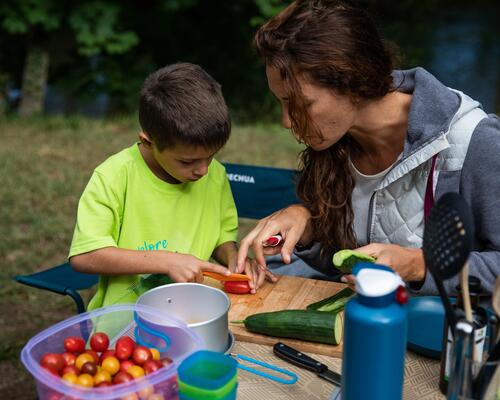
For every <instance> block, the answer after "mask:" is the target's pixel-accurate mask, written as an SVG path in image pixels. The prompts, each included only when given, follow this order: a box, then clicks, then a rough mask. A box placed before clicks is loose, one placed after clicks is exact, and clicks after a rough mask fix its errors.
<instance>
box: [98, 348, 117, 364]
mask: <svg viewBox="0 0 500 400" xmlns="http://www.w3.org/2000/svg"><path fill="white" fill-rule="evenodd" d="M108 357H116V353H115V351H114V350H106V351H105V352H104V353H102V354H101V357H100V360H101V362H103V361H104V359H105V358H108Z"/></svg>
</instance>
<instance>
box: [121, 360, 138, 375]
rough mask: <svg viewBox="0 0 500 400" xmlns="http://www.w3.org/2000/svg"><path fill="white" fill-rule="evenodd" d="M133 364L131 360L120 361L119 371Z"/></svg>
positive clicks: (125, 369)
mask: <svg viewBox="0 0 500 400" xmlns="http://www.w3.org/2000/svg"><path fill="white" fill-rule="evenodd" d="M134 365H135V364H134V362H133V361H132V360H125V361H122V362H121V363H120V371H123V372H127V369H129V368H130V367H133V366H134Z"/></svg>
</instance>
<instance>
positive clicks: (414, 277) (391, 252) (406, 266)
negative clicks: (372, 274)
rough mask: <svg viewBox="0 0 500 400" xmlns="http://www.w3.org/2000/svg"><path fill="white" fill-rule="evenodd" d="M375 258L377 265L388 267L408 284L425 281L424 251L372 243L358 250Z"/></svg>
mask: <svg viewBox="0 0 500 400" xmlns="http://www.w3.org/2000/svg"><path fill="white" fill-rule="evenodd" d="M356 251H359V252H360V253H364V254H368V255H370V256H372V257H374V258H375V259H376V260H377V261H376V263H377V264H382V265H387V266H388V267H391V268H392V269H393V270H394V271H395V272H397V273H398V274H399V275H400V276H401V278H403V280H405V281H407V282H420V281H423V280H424V279H425V274H426V269H425V262H424V254H423V252H422V249H414V248H409V247H401V246H398V245H397V244H385V243H371V244H369V245H366V246H363V247H360V248H358V249H356Z"/></svg>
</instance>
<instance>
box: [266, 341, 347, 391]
mask: <svg viewBox="0 0 500 400" xmlns="http://www.w3.org/2000/svg"><path fill="white" fill-rule="evenodd" d="M273 352H274V354H276V356H278V357H279V358H282V359H283V360H285V361H288V362H289V363H291V364H294V365H296V366H298V367H301V368H305V369H308V370H310V371H313V372H316V374H317V375H318V376H319V377H320V378H323V379H326V380H327V381H328V382H330V383H333V384H334V385H337V386H339V387H340V383H341V376H340V374H337V373H336V372H333V371H330V370H329V369H328V367H327V366H326V365H325V364H322V363H320V362H319V361H317V360H315V359H314V358H311V357H309V356H306V355H305V354H304V353H302V352H300V351H298V350H295V349H294V348H292V347H290V346H287V345H286V344H284V343H281V342H278V343H276V344H275V345H274V346H273Z"/></svg>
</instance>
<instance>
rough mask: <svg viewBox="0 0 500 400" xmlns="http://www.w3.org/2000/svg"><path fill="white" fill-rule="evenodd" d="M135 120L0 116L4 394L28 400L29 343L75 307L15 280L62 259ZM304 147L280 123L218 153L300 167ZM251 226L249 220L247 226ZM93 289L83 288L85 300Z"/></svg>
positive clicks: (238, 137)
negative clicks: (25, 350)
mask: <svg viewBox="0 0 500 400" xmlns="http://www.w3.org/2000/svg"><path fill="white" fill-rule="evenodd" d="M138 130H139V126H138V123H137V122H136V119H134V118H121V119H108V120H94V119H88V118H82V117H50V118H40V119H32V120H22V119H17V118H16V119H12V120H10V119H9V120H0V132H1V139H2V142H1V145H0V160H1V162H0V205H1V207H0V237H1V238H2V240H1V241H0V264H1V268H2V274H1V281H0V326H1V327H2V329H1V331H0V371H1V372H2V373H3V377H4V379H2V383H0V398H2V399H6V398H16V399H30V398H34V396H35V394H34V393H35V392H34V387H33V384H32V379H31V378H30V377H29V376H28V375H27V374H26V373H25V371H24V370H23V368H22V366H21V364H20V363H19V352H20V350H21V348H22V347H23V345H24V344H25V343H26V341H27V340H28V339H29V338H30V337H31V336H33V335H34V334H35V333H37V332H39V331H40V330H42V329H44V328H46V327H48V326H50V325H52V324H53V323H55V322H57V321H60V320H62V319H64V318H66V317H68V316H70V315H72V314H73V313H74V305H73V302H72V301H71V300H70V299H69V298H67V297H66V298H65V297H62V296H58V295H55V294H52V293H48V292H42V291H39V290H35V289H31V288H28V287H25V286H22V285H19V284H16V283H15V282H13V281H12V277H13V276H14V275H16V274H20V273H29V272H32V271H37V270H42V269H45V268H47V267H49V266H52V265H55V264H57V263H60V262H63V261H64V260H65V257H66V255H67V251H68V248H69V244H70V240H71V236H72V232H73V226H74V222H75V215H76V206H77V202H78V198H79V196H80V194H81V192H82V191H83V189H84V187H85V184H86V182H87V180H88V179H89V177H90V175H91V173H92V170H93V168H94V167H95V166H96V165H97V164H99V163H100V162H101V161H103V160H104V159H106V158H107V157H108V156H109V155H111V154H113V153H115V152H117V151H119V150H121V149H122V148H124V147H126V146H129V145H130V144H131V143H133V141H134V140H135V139H136V138H137V133H138ZM300 149H301V146H300V145H299V144H297V143H296V142H295V140H294V139H293V138H292V136H291V135H290V133H289V132H288V131H286V130H284V129H281V128H279V127H278V126H274V125H273V126H269V125H266V126H264V125H262V126H261V125H252V126H235V127H234V128H233V133H232V136H231V139H230V140H229V143H228V144H227V146H226V147H225V148H224V149H223V150H222V151H221V152H220V154H219V155H218V157H217V158H218V159H219V160H221V161H229V162H236V163H244V164H256V165H268V166H279V167H287V168H293V167H296V159H297V154H298V152H299V151H300ZM250 226H251V225H250V224H249V222H248V221H245V222H244V224H243V226H242V231H246V230H248V228H249V227H250ZM90 295H91V293H85V297H86V298H88V297H89V296H90Z"/></svg>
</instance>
